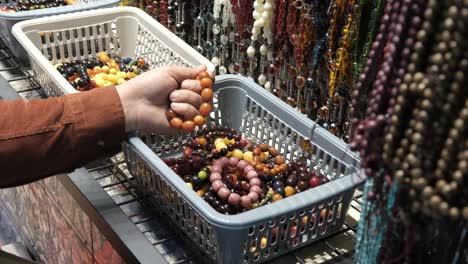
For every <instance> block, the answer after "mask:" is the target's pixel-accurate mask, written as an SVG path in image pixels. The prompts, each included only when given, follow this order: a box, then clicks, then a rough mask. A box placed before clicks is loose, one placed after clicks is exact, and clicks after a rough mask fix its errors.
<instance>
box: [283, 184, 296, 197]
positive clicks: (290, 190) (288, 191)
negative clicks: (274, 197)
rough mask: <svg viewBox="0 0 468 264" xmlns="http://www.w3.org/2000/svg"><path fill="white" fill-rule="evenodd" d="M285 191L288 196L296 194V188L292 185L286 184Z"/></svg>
mask: <svg viewBox="0 0 468 264" xmlns="http://www.w3.org/2000/svg"><path fill="white" fill-rule="evenodd" d="M284 193H285V195H286V197H289V196H292V195H294V194H295V193H296V190H294V188H293V187H291V186H286V187H285V188H284Z"/></svg>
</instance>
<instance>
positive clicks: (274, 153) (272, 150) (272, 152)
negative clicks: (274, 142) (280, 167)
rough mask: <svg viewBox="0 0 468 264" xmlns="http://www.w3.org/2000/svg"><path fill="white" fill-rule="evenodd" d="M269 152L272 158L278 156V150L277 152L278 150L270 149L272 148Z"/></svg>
mask: <svg viewBox="0 0 468 264" xmlns="http://www.w3.org/2000/svg"><path fill="white" fill-rule="evenodd" d="M268 152H269V153H270V155H271V156H272V157H276V156H278V150H276V149H275V148H273V147H270V148H269V149H268Z"/></svg>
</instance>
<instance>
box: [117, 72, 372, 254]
mask: <svg viewBox="0 0 468 264" xmlns="http://www.w3.org/2000/svg"><path fill="white" fill-rule="evenodd" d="M256 87H257V86H256V85H255V84H253V82H251V81H248V80H246V79H245V78H240V77H237V76H236V77H232V76H223V77H220V78H219V79H218V80H217V82H216V87H215V88H216V96H217V99H218V103H219V104H217V105H216V110H215V111H214V113H213V114H212V116H211V117H212V120H213V121H214V122H215V123H217V124H223V125H225V126H228V127H231V128H236V129H240V130H241V131H243V132H244V134H245V135H246V136H247V137H249V138H252V139H254V140H255V141H258V142H260V141H261V142H269V143H270V144H271V145H274V146H275V147H276V148H278V149H280V150H281V152H282V153H286V155H285V156H286V158H287V159H288V160H291V159H297V158H299V157H305V158H306V159H307V163H308V164H309V166H311V167H314V168H316V169H320V170H321V171H322V172H323V173H324V174H325V175H326V176H327V177H328V178H329V179H331V180H332V182H330V183H327V184H324V185H321V186H319V187H316V188H314V189H312V190H308V191H306V192H303V193H300V194H296V195H295V196H292V197H289V198H287V199H284V200H282V201H279V202H275V203H273V204H269V205H266V206H263V207H260V208H257V209H255V210H251V211H248V212H245V213H242V214H239V215H233V216H225V215H221V214H219V213H217V212H216V211H215V210H214V209H212V208H211V207H210V206H209V205H208V204H207V203H205V202H204V201H203V200H202V199H201V198H199V197H198V196H197V195H196V194H195V193H194V192H193V191H191V190H189V189H188V188H187V187H186V186H185V184H184V182H183V181H182V180H181V179H180V177H178V176H177V175H176V174H175V173H174V172H172V171H171V170H170V169H169V168H168V167H167V166H166V165H165V164H164V163H163V162H162V161H161V159H160V158H159V157H161V158H164V157H169V156H173V155H174V154H177V153H180V152H181V147H182V144H183V142H184V140H186V139H187V138H186V137H178V138H167V137H164V136H154V137H144V138H143V140H144V142H145V143H146V145H144V143H143V142H142V141H141V140H140V139H138V138H131V139H130V140H129V141H128V143H127V146H126V147H125V149H126V151H127V152H128V153H132V154H130V155H128V154H127V156H126V158H127V163H128V167H129V169H130V171H131V173H132V174H133V175H135V177H136V178H137V181H139V182H141V185H142V189H146V190H151V191H149V193H148V194H150V195H151V197H157V193H158V192H161V190H160V189H159V186H158V185H154V184H153V182H154V181H153V182H152V180H151V179H153V180H154V179H158V178H161V179H163V181H165V182H166V184H167V185H170V186H171V187H170V190H171V191H172V192H176V193H177V195H176V196H175V197H176V198H175V200H168V199H164V196H160V197H159V198H158V203H163V204H164V203H165V204H166V207H167V208H177V207H176V206H174V203H183V204H184V205H185V206H190V207H191V209H192V211H194V212H197V213H196V214H194V217H195V220H194V221H195V222H202V223H207V225H208V226H211V229H212V230H214V233H215V234H217V235H214V238H215V239H216V240H215V241H214V242H213V243H214V244H212V245H210V246H211V247H216V254H215V255H213V254H212V252H207V251H206V250H205V248H202V247H201V250H204V251H205V252H206V253H207V254H208V255H211V256H215V258H214V260H215V261H217V262H219V263H239V262H246V263H247V262H249V263H250V262H263V261H266V260H268V259H271V258H274V257H276V256H279V255H281V254H284V253H286V252H289V251H291V250H293V249H295V248H298V247H301V246H304V245H306V244H308V243H311V242H313V241H316V240H318V239H320V238H322V237H325V236H328V235H331V234H333V233H334V232H335V231H338V230H339V229H340V228H341V226H342V225H343V223H344V219H345V216H346V213H347V210H348V207H349V204H350V201H351V199H352V195H353V193H354V190H355V189H356V187H357V186H358V185H359V184H360V183H361V182H362V181H363V179H360V178H359V177H358V176H357V175H356V166H357V165H358V159H357V158H356V156H355V155H354V154H353V153H351V152H349V150H347V147H346V146H344V144H343V143H340V141H336V142H334V141H333V140H337V139H336V138H335V137H334V136H331V135H330V134H329V133H328V132H326V131H324V130H323V129H320V128H317V129H316V130H314V132H313V133H311V131H310V129H311V128H312V127H313V123H312V122H311V121H310V120H308V119H306V118H305V117H303V116H301V115H298V114H297V113H296V112H293V111H290V110H289V108H288V107H287V106H286V105H285V104H284V103H283V102H281V101H279V100H278V99H277V98H275V97H273V96H271V97H269V96H270V95H269V94H268V93H267V92H265V91H264V90H260V89H258V88H256ZM306 135H309V136H310V141H309V142H307V140H309V139H307V138H306ZM301 143H302V144H301ZM150 148H151V149H150ZM155 154H158V155H159V157H158V156H156V155H155ZM142 171H143V172H145V173H146V175H151V176H150V177H142V174H141V173H142ZM179 200H183V201H179ZM175 201H177V202H175ZM174 210H176V211H177V209H169V210H164V211H166V212H167V213H168V214H169V216H171V218H172V219H173V220H174V221H176V222H177V223H178V224H180V225H183V224H182V222H183V221H186V219H180V218H177V217H175V215H176V214H174ZM197 217H198V218H199V217H201V218H202V219H198V220H197ZM294 225H296V227H294ZM295 228H296V229H297V230H296V231H294V229H295ZM183 230H184V231H185V233H186V235H187V237H189V238H191V239H192V241H193V242H195V243H196V244H197V243H198V242H197V241H198V240H199V237H200V236H202V234H200V233H196V232H197V230H196V229H190V228H188V229H187V228H185V229H183ZM194 233H195V234H196V235H194ZM275 233H276V238H275ZM283 234H284V237H283ZM291 234H293V235H291ZM262 239H263V240H266V241H264V243H266V246H265V247H264V248H262V247H261V243H262ZM210 241H212V240H210ZM210 253H211V254H210Z"/></svg>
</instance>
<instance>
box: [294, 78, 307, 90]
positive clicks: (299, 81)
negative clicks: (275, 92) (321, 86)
mask: <svg viewBox="0 0 468 264" xmlns="http://www.w3.org/2000/svg"><path fill="white" fill-rule="evenodd" d="M304 85H305V79H304V77H302V76H297V77H296V86H297V87H299V88H302V87H304Z"/></svg>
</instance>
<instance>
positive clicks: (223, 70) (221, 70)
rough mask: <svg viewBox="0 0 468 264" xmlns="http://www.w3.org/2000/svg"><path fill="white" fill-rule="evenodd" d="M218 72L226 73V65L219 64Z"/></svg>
mask: <svg viewBox="0 0 468 264" xmlns="http://www.w3.org/2000/svg"><path fill="white" fill-rule="evenodd" d="M218 72H219V74H226V73H227V69H226V67H224V66H220V67H219V70H218Z"/></svg>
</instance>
